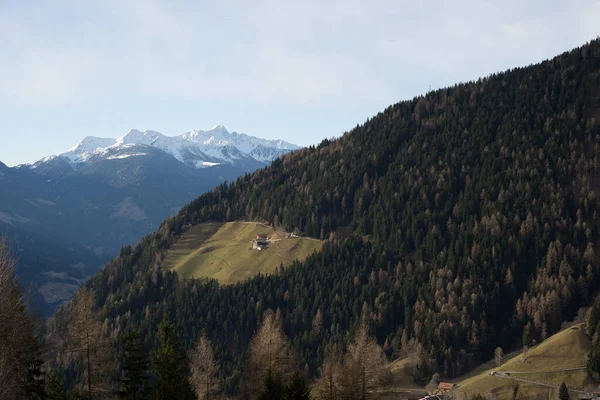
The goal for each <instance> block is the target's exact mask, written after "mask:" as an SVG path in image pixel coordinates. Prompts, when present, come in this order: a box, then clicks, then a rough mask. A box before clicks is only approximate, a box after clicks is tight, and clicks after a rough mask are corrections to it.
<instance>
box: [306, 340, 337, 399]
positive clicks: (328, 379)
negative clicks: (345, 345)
mask: <svg viewBox="0 0 600 400" xmlns="http://www.w3.org/2000/svg"><path fill="white" fill-rule="evenodd" d="M320 372H321V376H320V377H319V379H318V380H317V382H316V384H315V386H314V388H313V395H314V396H315V397H316V398H317V399H321V400H337V399H338V398H339V392H340V390H341V383H342V382H341V381H342V376H341V375H342V357H341V354H340V351H339V350H338V349H337V348H336V347H335V346H330V347H328V348H327V349H326V351H325V358H324V360H323V366H322V367H321V371H320Z"/></svg>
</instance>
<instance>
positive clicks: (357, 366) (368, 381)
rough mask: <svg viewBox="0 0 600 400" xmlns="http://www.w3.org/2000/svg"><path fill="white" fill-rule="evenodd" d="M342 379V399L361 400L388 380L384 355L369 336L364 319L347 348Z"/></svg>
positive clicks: (369, 395)
mask: <svg viewBox="0 0 600 400" xmlns="http://www.w3.org/2000/svg"><path fill="white" fill-rule="evenodd" d="M343 377H344V380H345V382H344V383H343V387H344V392H343V394H342V398H348V399H350V398H352V399H361V400H365V399H367V398H369V397H371V396H372V394H371V393H372V390H373V389H374V388H376V387H379V386H380V385H381V384H382V383H384V382H385V381H386V379H388V378H389V369H388V365H387V360H386V358H385V354H384V353H383V349H382V348H381V346H379V345H378V344H377V341H376V340H375V338H374V337H372V336H369V334H368V331H367V325H366V319H365V318H363V319H362V323H361V325H360V327H359V329H358V331H357V332H356V334H355V335H354V340H353V341H352V343H350V345H349V346H348V353H347V354H346V357H345V360H344V370H343Z"/></svg>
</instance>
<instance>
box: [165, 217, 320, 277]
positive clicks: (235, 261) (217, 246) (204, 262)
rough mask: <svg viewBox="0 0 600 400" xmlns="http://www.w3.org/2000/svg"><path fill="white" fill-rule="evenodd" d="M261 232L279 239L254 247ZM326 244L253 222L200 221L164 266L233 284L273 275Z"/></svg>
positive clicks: (273, 238) (166, 260) (192, 275)
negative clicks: (279, 269) (284, 266)
mask: <svg viewBox="0 0 600 400" xmlns="http://www.w3.org/2000/svg"><path fill="white" fill-rule="evenodd" d="M257 234H264V235H267V236H268V237H269V238H270V239H272V240H277V241H276V242H274V243H269V245H268V246H267V247H266V248H265V249H263V250H260V251H259V250H252V240H253V239H254V238H255V237H256V235H257ZM322 247H323V242H321V241H319V240H316V239H311V238H299V237H295V238H287V234H286V233H285V232H281V231H276V230H275V229H273V228H272V227H270V226H266V225H262V224H257V223H251V222H227V223H206V224H199V225H196V226H193V227H191V228H190V229H189V230H187V231H186V232H185V233H184V234H183V235H182V236H181V237H180V238H179V240H178V241H177V242H176V243H175V244H174V245H173V246H172V247H171V249H170V250H169V254H168V255H167V258H166V259H165V262H164V264H163V266H164V267H165V268H169V269H173V270H175V271H176V272H177V273H178V274H179V275H181V276H183V277H186V278H201V277H207V278H214V279H218V280H219V282H221V283H222V284H233V283H236V282H240V281H243V280H245V279H248V278H251V277H253V276H255V275H257V274H258V273H261V274H269V273H272V272H273V271H275V268H277V267H279V265H281V264H283V265H288V264H290V263H291V262H292V261H293V260H295V259H299V260H303V259H305V258H306V257H308V256H309V255H310V254H312V253H313V252H314V251H318V250H320V249H321V248H322Z"/></svg>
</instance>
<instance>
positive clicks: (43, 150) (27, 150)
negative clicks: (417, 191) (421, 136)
mask: <svg viewBox="0 0 600 400" xmlns="http://www.w3.org/2000/svg"><path fill="white" fill-rule="evenodd" d="M598 21H600V1H597V0H596V1H591V0H565V1H555V0H531V1H522V0H472V1H471V0H453V1H437V0H427V1H421V0H411V1H404V0H393V1H392V0H389V1H380V0H369V1H366V0H361V1H358V0H341V1H327V0H302V1H292V0H287V1H275V0H254V1H246V0H239V1H228V0H221V1H202V0H195V1H158V0H144V1H142V0H102V1H77V0H73V1H67V0H47V1H44V0H37V1H29V0H20V1H9V0H4V1H2V0H0V161H2V162H4V163H5V164H7V165H9V166H12V165H17V164H20V163H26V162H34V161H36V160H38V159H40V158H42V157H44V156H47V155H50V154H56V153H59V152H62V151H65V150H67V149H68V148H70V147H72V146H74V145H75V144H77V143H78V142H79V141H80V140H81V139H83V137H85V136H100V137H114V138H116V137H119V136H122V135H123V134H125V133H126V132H127V131H128V130H129V129H131V128H136V129H140V130H146V129H151V130H155V131H158V132H161V133H164V134H166V135H170V136H174V135H179V134H182V133H184V132H188V131H191V130H193V129H201V130H207V129H210V128H212V127H213V126H214V125H217V124H221V125H224V126H225V127H226V128H227V129H228V130H229V131H237V132H245V133H247V134H250V135H254V136H259V137H265V138H278V139H284V140H287V141H290V142H292V143H296V144H299V145H310V144H316V143H318V142H320V141H321V140H322V139H323V138H331V137H337V136H340V135H342V134H343V133H344V132H345V131H347V130H350V129H352V128H353V127H354V126H356V125H357V124H360V123H362V122H364V121H365V120H366V119H367V118H369V117H371V116H373V115H375V114H377V113H378V112H379V111H382V110H383V109H384V108H385V107H387V106H388V105H390V104H393V103H396V102H398V101H401V100H406V99H411V98H413V97H414V96H417V95H420V94H424V93H426V92H427V91H428V90H429V88H431V89H436V88H440V87H445V86H449V85H453V84H454V83H458V82H465V81H470V80H476V79H477V78H479V77H485V76H487V75H489V74H491V73H494V72H499V71H503V70H506V69H509V68H512V67H517V66H525V65H529V64H532V63H537V62H539V61H542V60H544V59H547V58H551V57H553V56H555V55H558V54H560V53H562V52H563V51H566V50H569V49H571V48H574V47H577V46H580V45H582V44H584V43H586V42H588V41H590V40H592V39H595V38H596V37H597V36H598V35H600V24H598Z"/></svg>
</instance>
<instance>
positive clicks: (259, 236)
mask: <svg viewBox="0 0 600 400" xmlns="http://www.w3.org/2000/svg"><path fill="white" fill-rule="evenodd" d="M256 238H257V239H266V238H267V235H263V234H261V233H259V234H257V235H256Z"/></svg>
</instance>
